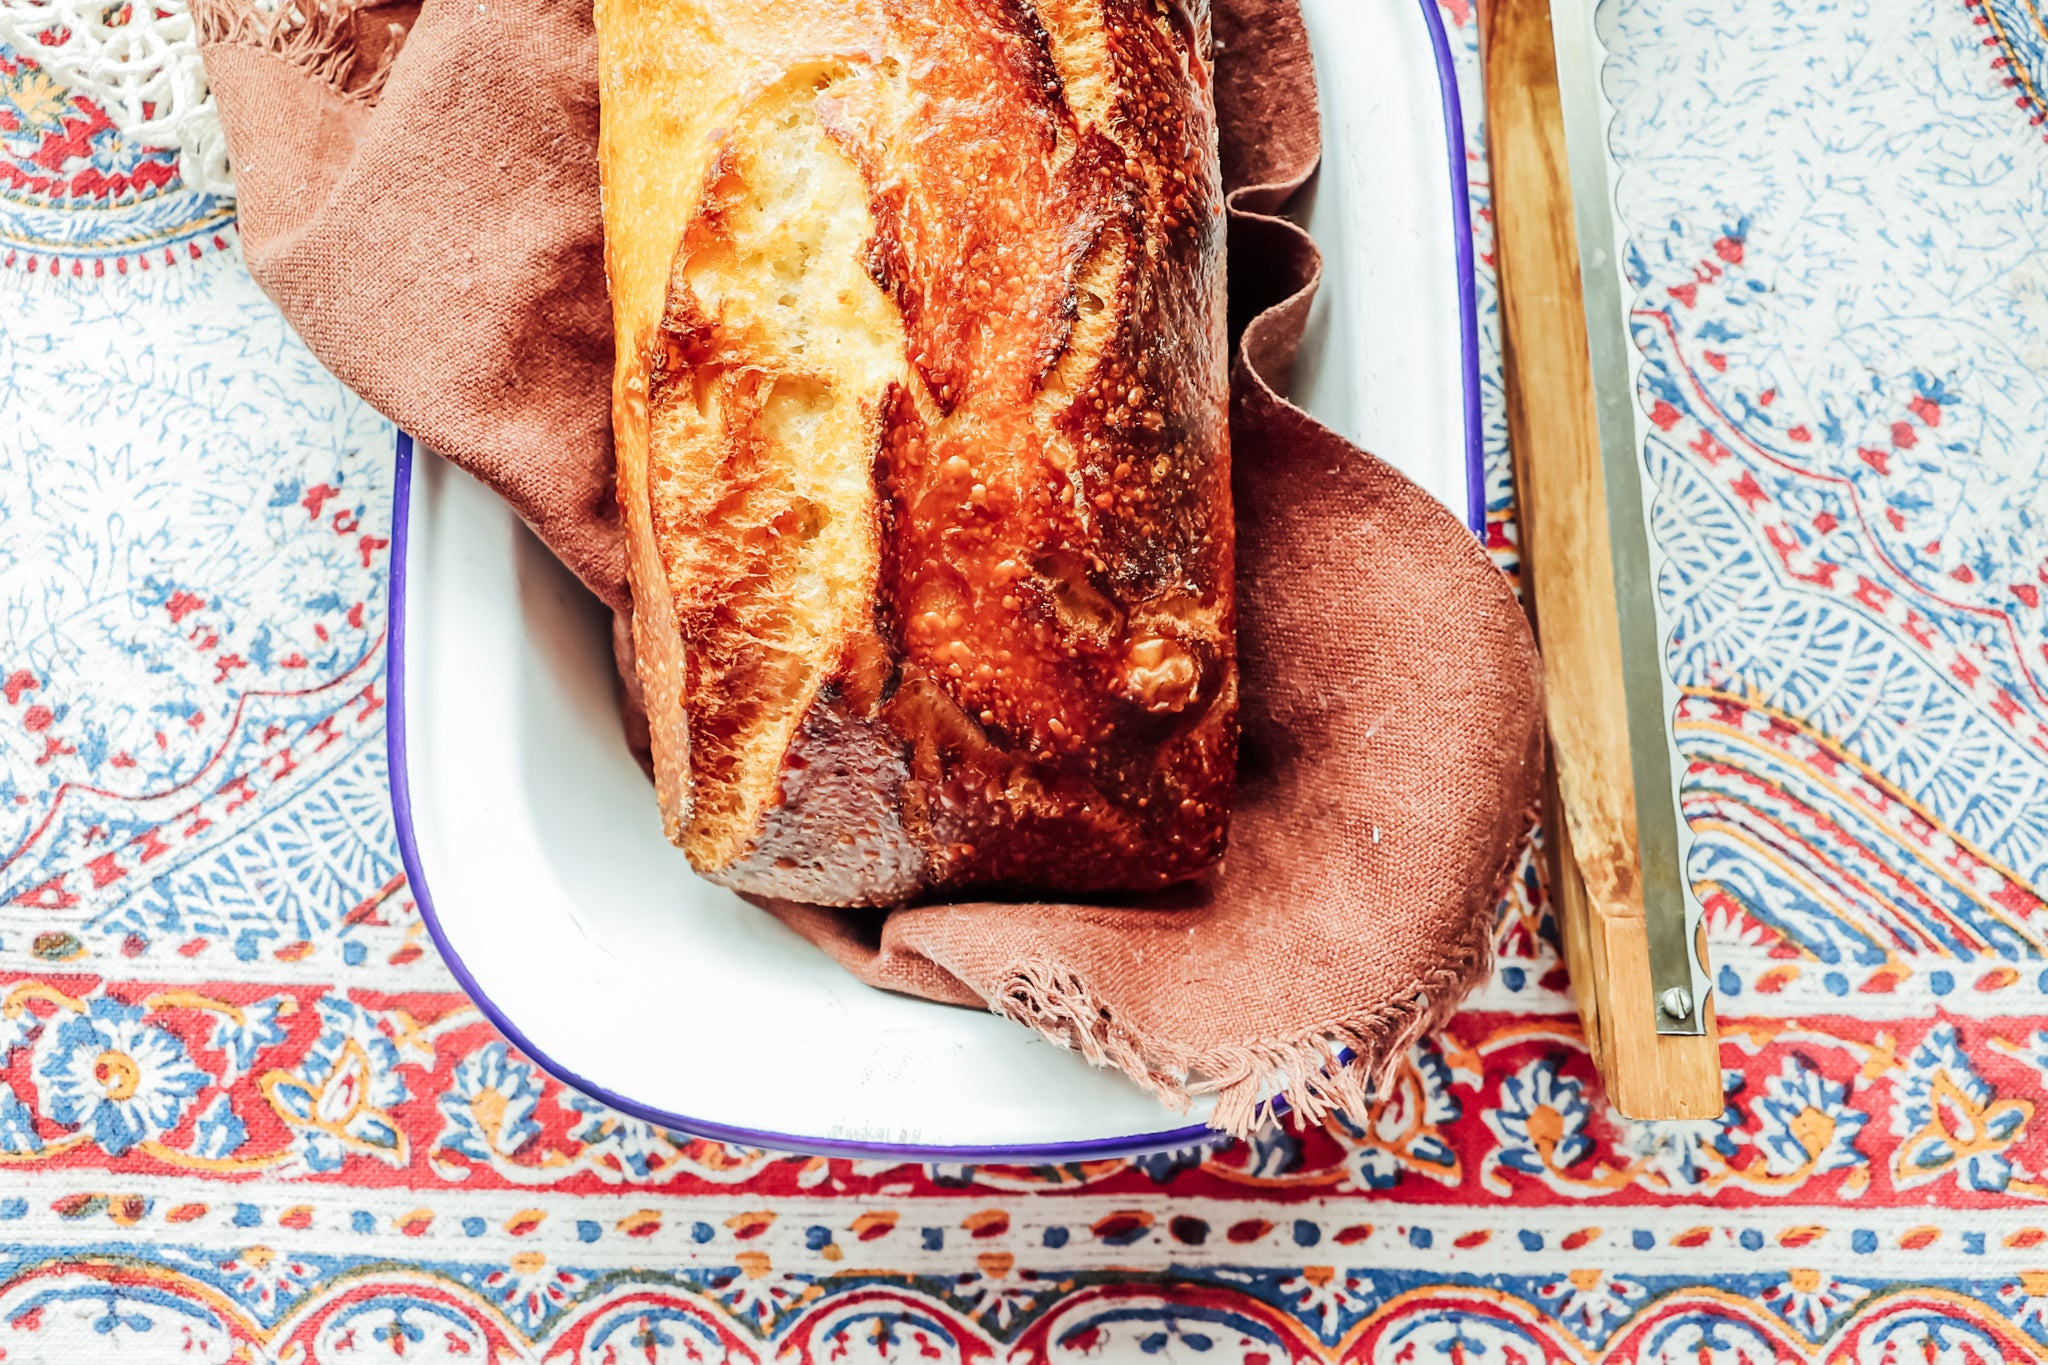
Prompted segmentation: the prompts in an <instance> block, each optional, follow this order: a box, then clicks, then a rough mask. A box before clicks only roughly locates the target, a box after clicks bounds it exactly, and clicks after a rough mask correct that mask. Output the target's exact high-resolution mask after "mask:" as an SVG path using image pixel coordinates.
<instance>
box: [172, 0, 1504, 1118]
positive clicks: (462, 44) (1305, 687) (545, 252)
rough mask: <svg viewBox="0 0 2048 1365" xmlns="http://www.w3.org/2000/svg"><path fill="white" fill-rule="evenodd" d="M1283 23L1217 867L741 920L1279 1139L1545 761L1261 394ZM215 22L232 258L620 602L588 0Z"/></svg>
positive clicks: (1304, 293)
mask: <svg viewBox="0 0 2048 1365" xmlns="http://www.w3.org/2000/svg"><path fill="white" fill-rule="evenodd" d="M1296 3H1297V0H1216V13H1215V31H1216V35H1217V39H1218V44H1217V48H1218V54H1217V71H1216V95H1217V106H1218V110H1219V120H1220V123H1221V126H1222V136H1223V169H1224V177H1225V183H1226V186H1227V187H1228V188H1229V189H1230V192H1231V193H1230V203H1231V225H1230V289H1231V315H1232V319H1233V324H1234V326H1241V327H1242V337H1241V341H1240V343H1239V348H1238V353H1237V360H1236V365H1235V368H1234V375H1233V392H1232V404H1231V433H1232V442H1233V447H1234V450H1233V459H1234V462H1235V466H1236V478H1235V492H1236V497H1237V517H1238V572H1239V593H1238V614H1239V622H1240V624H1239V629H1240V632H1241V633H1240V638H1239V657H1240V660H1241V665H1242V669H1243V677H1242V692H1241V696H1242V702H1241V705H1242V718H1243V725H1244V750H1243V760H1242V764H1241V772H1240V788H1239V795H1238V800H1237V807H1236V814H1235V817H1234V820H1235V824H1234V829H1233V832H1232V836H1231V848H1230V853H1229V856H1228V857H1227V858H1226V860H1225V862H1224V864H1223V867H1222V868H1221V870H1220V871H1219V872H1218V873H1217V874H1216V875H1214V876H1213V877H1212V878H1211V879H1210V880H1209V881H1208V882H1207V883H1205V884H1202V885H1200V886H1195V887H1187V888H1181V889H1179V890H1176V891H1174V892H1171V893H1167V894H1165V895H1161V896H1157V897H1152V898H1147V899H1144V900H1139V901H1123V902H1119V903H1113V904H1111V903H1105V904H1100V905H1067V904H1060V905H1047V904H1009V903H1005V904H956V905H929V906H920V907H916V908H912V909H904V910H897V911H893V912H887V913H884V912H879V911H860V910H832V909H823V908H820V907H816V906H805V905H796V904H791V903H787V902H774V903H769V904H767V905H766V908H767V909H769V910H771V911H772V912H773V913H775V914H776V915H778V916H780V917H781V918H782V919H783V920H784V921H785V922H786V923H788V924H789V925H791V926H792V927H793V928H795V929H796V930H797V931H798V932H800V933H802V934H804V935H805V936H806V937H808V938H810V939H811V940H813V941H814V942H816V943H817V944H819V946H821V947H822V948H824V949H825V951H827V952H828V953H830V954H832V956H833V957H835V958H837V959H838V960H839V961H840V962H842V963H844V964H845V965H846V966H847V968H848V969H849V970H851V971H852V972H854V973H855V974H856V975H857V976H859V977H860V978H861V979H863V980H865V981H868V982H871V983H872V984H874V985H877V986H882V987H886V988H888V989H892V990H899V991H907V992H910V993H912V994H916V995H922V996H927V997H930V998H932V999H935V1000H943V1001H948V1002H952V1003H956V1004H971V1005H983V1006H986V1007H988V1008H992V1009H995V1010H998V1011H1000V1012H1002V1013H1004V1014H1006V1015H1009V1016H1010V1017H1012V1018H1014V1019H1016V1020H1018V1021H1019V1022H1021V1023H1025V1024H1029V1025H1031V1026H1032V1027H1035V1028H1037V1029H1040V1030H1041V1031H1043V1032H1044V1033H1045V1034H1046V1035H1047V1036H1049V1037H1051V1038H1052V1039H1054V1040H1055V1041H1057V1042H1060V1043H1062V1044H1063V1045H1066V1046H1071V1047H1075V1048H1078V1049H1080V1050H1081V1051H1082V1052H1083V1053H1084V1054H1085V1055H1086V1056H1087V1057H1088V1059H1089V1060H1090V1061H1092V1062H1095V1063H1097V1064H1098V1065H1113V1066H1116V1067H1118V1068H1120V1069H1122V1070H1123V1071H1125V1072H1126V1073H1128V1074H1129V1075H1130V1076H1131V1077H1132V1078H1133V1079H1135V1080H1137V1081H1138V1082H1139V1083H1140V1084H1141V1085H1144V1086H1146V1087H1147V1088H1149V1089H1152V1090H1154V1091H1156V1092H1158V1093H1160V1094H1161V1095H1163V1096H1164V1097H1166V1098H1168V1099H1170V1100H1176V1101H1178V1100H1182V1099H1184V1098H1185V1097H1186V1096H1188V1095H1191V1094H1201V1093H1207V1092H1214V1093H1215V1094H1216V1095H1217V1097H1218V1105H1217V1109H1216V1114H1215V1118H1214V1119H1213V1122H1214V1123H1215V1124H1216V1126H1218V1127H1219V1128H1223V1129H1226V1130H1229V1131H1231V1132H1237V1133H1242V1132H1246V1131H1248V1130H1249V1129H1251V1128H1252V1127H1254V1126H1255V1125H1256V1123H1257V1122H1258V1121H1259V1120H1260V1118H1261V1117H1262V1105H1261V1098H1262V1095H1263V1094H1264V1093H1265V1092H1266V1091H1267V1090H1269V1089H1270V1088H1271V1087H1272V1085H1273V1082H1274V1081H1275V1080H1276V1079H1278V1080H1279V1081H1280V1082H1281V1083H1282V1085H1281V1089H1282V1092H1283V1093H1284V1094H1285V1096H1286V1097H1287V1099H1288V1100H1289V1101H1290V1102H1291V1104H1292V1105H1293V1106H1294V1108H1295V1110H1296V1111H1297V1112H1298V1113H1299V1114H1301V1115H1302V1116H1303V1118H1304V1119H1306V1120H1308V1121H1314V1120H1315V1119H1316V1118H1317V1117H1319V1116H1320V1115H1321V1114H1322V1113H1323V1112H1325V1111H1326V1110H1327V1109H1329V1108H1331V1107H1338V1108H1344V1109H1350V1110H1360V1109H1362V1108H1363V1106H1364V1104H1365V1101H1366V1098H1367V1096H1368V1093H1369V1092H1370V1090H1371V1089H1372V1088H1374V1087H1375V1086H1377V1085H1378V1083H1379V1082H1380V1080H1381V1078H1382V1077H1383V1076H1384V1075H1385V1074H1386V1072H1387V1071H1388V1069H1389V1068H1390V1067H1391V1066H1392V1065H1393V1063H1394V1062H1395V1061H1397V1060H1398V1058H1399V1057H1400V1055H1401V1054H1402V1052H1404V1051H1405V1050H1406V1048H1407V1046H1408V1044H1409V1043H1410V1042H1411V1041H1412V1040H1413V1038H1414V1037H1415V1036H1416V1035H1417V1034H1418V1033H1420V1032H1422V1031H1423V1030H1425V1029H1427V1028H1429V1027H1431V1026H1432V1025H1433V1024H1435V1023H1436V1022H1438V1021H1439V1020H1441V1019H1442V1018H1443V1017H1444V1016H1445V1015H1446V1014H1447V1013H1448V1012H1449V1011H1450V1010H1451V1008H1453V1007H1454V1006H1455V1005H1456V1003H1457V1002H1458V1000H1459V999H1460V998H1461V997H1462V996H1463V995H1464V993H1465V992H1466V991H1467V990H1468V989H1469V988H1470V986H1471V985H1472V984H1473V983H1474V982H1475V981H1476V980H1477V978H1478V977H1479V976H1480V975H1481V974H1482V973H1483V972H1484V971H1485V970H1486V969H1487V966H1488V963H1489V961H1490V956H1491V955H1490V951H1489V946H1490V942H1491V938H1490V931H1491V928H1492V911H1493V910H1494V907H1495V905H1496V903H1497V901H1498V898H1499V895H1500V893H1501V889H1502V886H1503V883H1504V881H1505V879H1506V877H1507V876H1508V874H1509V872H1510V871H1511V869H1512V868H1513V866H1514V864H1515V861H1516V858H1517V855H1518V853H1519V851H1520V846H1521V842H1522V838H1523V836H1524V833H1525V832H1526V831H1527V829H1528V828H1529V826H1530V824H1531V822H1532V817H1533V807H1534V801H1535V798H1536V794H1537V790H1538V782H1539V777H1540V769H1541V763H1542V729H1541V722H1540V716H1541V691H1542V684H1541V677H1540V668H1539V665H1538V662H1537V659H1536V653H1535V648H1534V644H1533V642H1532V640H1531V637H1530V632H1529V627H1528V623H1527V621H1526V619H1525V618H1524V617H1523V615H1522V611H1521V608H1520V607H1519V606H1518V604H1517V603H1516V601H1515V599H1514V596H1513V594H1512V593H1511V592H1510V591H1509V589H1508V586H1507V584H1506V582H1505V580H1503V579H1502V578H1501V576H1500V574H1499V573H1498V572H1497V571H1495V569H1494V568H1493V566H1492V565H1491V563H1490V562H1489V561H1488V560H1487V558H1486V556H1485V555H1484V554H1483V553H1482V552H1481V550H1480V547H1479V545H1478V543H1477V542H1476V541H1475V540H1474V539H1473V537H1472V535H1471V533H1470V532H1469V531H1468V530H1467V529H1466V528H1465V527H1464V526H1462V525H1461V524H1460V523H1459V522H1458V520H1457V519H1456V518H1455V517H1453V516H1451V515H1450V514H1449V513H1447V512H1446V511H1444V509H1443V508H1442V507H1441V506H1439V505H1438V504H1437V503H1436V502H1435V501H1434V500H1433V499H1432V498H1430V497H1429V496H1428V495H1427V494H1426V493H1424V492H1422V491H1421V490H1420V489H1418V488H1416V487H1415V485H1413V484H1411V483H1410V482H1408V480H1406V479H1405V478H1403V477H1402V476H1401V475H1400V474H1399V473H1397V472H1396V471H1395V470H1393V469H1392V468H1391V467H1389V466H1388V465H1386V464H1384V463H1382V462H1381V461H1379V460H1377V459H1375V458H1374V457H1373V456H1371V455H1368V454H1366V453H1365V452H1363V451H1361V450H1358V449H1357V448H1356V447H1354V446H1352V445H1350V444H1348V443H1347V442H1345V441H1344V440H1342V439H1341V438H1340V437H1338V436H1337V435H1335V434H1334V433H1332V432H1330V431H1329V430H1327V429H1326V428H1324V427H1322V426H1320V425H1318V424H1317V423H1316V422H1315V421H1313V420H1312V419H1311V418H1309V417H1308V415H1307V414H1306V413H1304V412H1302V411H1301V410H1300V409H1298V408H1295V407H1293V406H1291V405H1290V404H1288V403H1287V402H1286V401H1285V400H1283V399H1282V398H1280V397H1279V396H1278V395H1277V393H1276V391H1275V390H1276V388H1284V387H1285V382H1286V375H1287V372H1288V370H1289V368H1290V366H1291V364H1292V362H1293V358H1294V351H1295V347H1296V345H1297V343H1298V342H1299V340H1300V337H1301V332H1302V328H1303V325H1304V324H1305V322H1306V320H1307V315H1308V305H1309V300H1310V298H1311V296H1312V295H1313V292H1314V289H1315V284H1316V280H1317V277H1318V275H1319V273H1320V269H1321V262H1320V258H1319V257H1318V256H1317V254H1316V250H1315V247H1314V245H1313V244H1312V243H1311V242H1310V241H1309V239H1308V237H1307V236H1306V235H1305V234H1304V233H1303V232H1302V231H1301V230H1300V229H1299V228H1296V227H1294V226H1293V225H1292V224H1290V223H1288V222H1286V221H1285V220H1283V219H1280V218H1277V217H1273V216H1270V215H1271V214H1273V213H1274V212H1276V211H1277V210H1278V209H1279V207H1280V206H1281V205H1282V204H1284V203H1285V202H1286V201H1287V199H1288V198H1289V197H1290V196H1292V194H1293V193H1294V191H1295V190H1296V189H1298V188H1299V187H1300V185H1301V184H1302V183H1303V181H1304V180H1306V179H1307V177H1308V175H1309V174H1310V172H1311V171H1312V170H1313V169H1314V167H1315V164H1316V161H1317V157H1318V155H1319V149H1320V131H1319V128H1318V125H1317V121H1316V104H1315V86H1314V76H1313V71H1312V68H1311V66H1310V60H1309V53H1308V43H1307V38H1306V35H1305V33H1304V31H1303V29H1302V25H1301V19H1300V15H1299V13H1298V11H1297V9H1296ZM245 4H246V0H201V3H200V4H199V6H198V13H199V19H200V28H201V34H202V48H203V51H204V53H205V57H206V65H207V72H208V75H209V77H210V78H211V80H212V83H213V87H214V90H215V92H216V96H217V99H218V101H219V105H220V109H221V117H222V122H223V124H224V125H225V127H226V130H227V135H228V144H229V147H230V149H231V152H232V156H233V161H234V166H235V173H236V179H237V183H238V186H239V190H240V195H241V212H242V225H241V227H242V242H243V250H244V254H245V256H246V258H247V260H248V262H249V268H250V270H251V271H252V272H253V273H254V275H255V277H256V279H257V280H258V282H259V283H261V284H262V286H263V287H264V289H265V290H267V291H268V292H269V293H270V295H271V297H272V298H274V299H275V300H276V301H277V303H278V305H279V307H280V308H282V309H283V310H284V312H285V314H286V316H287V317H289V318H290V319H291V320H292V322H293V324H294V325H295V326H297V328H298V329H299V331H300V333H301V335H303V336H304V337H305V339H306V341H307V343H308V345H310V346H311V347H312V348H313V350H314V352H315V354H317V355H318V356H319V357H320V358H321V359H322V360H323V361H324V362H326V364H327V365H328V367H329V368H330V369H332V370H333V371H334V372H335V373H336V374H337V375H338V376H340V377H341V378H342V379H343V380H345V381H346V382H348V383H349V384H350V385H351V386H353V387H354V388H356V389H357V390H358V391H359V392H360V393H362V394H363V396H364V397H365V398H367V399H368V400H369V401H370V402H371V403H373V404H374V405H376V406H377V407H378V408H379V409H381V410H382V411H384V412H385V413H386V414H388V415H389V416H390V417H391V418H392V419H393V420H394V421H396V422H398V423H399V424H400V425H401V426H403V427H404V428H406V429H407V430H408V431H410V432H412V433H413V434H414V435H415V436H417V437H419V438H420V439H421V440H422V441H424V442H425V443H426V444H427V445H429V446H432V447H433V448H434V449H436V450H439V451H440V452H442V453H443V454H444V455H446V456H447V457H448V458H449V459H451V460H453V461H454V462H455V463H457V464H459V465H462V466H463V467H464V468H466V469H468V470H470V471H471V472H472V473H474V474H476V475H477V476H478V477H479V478H481V479H483V480H484V481H485V482H486V483H488V484H490V485H491V486H492V487H494V488H496V489H497V490H498V491H499V492H500V493H501V494H503V495H504V497H505V498H506V499H507V501H509V502H510V503H511V504H512V506H513V507H515V508H516V509H518V511H519V512H520V514H521V515H522V516H524V517H525V518H526V519H527V521H528V522H529V523H530V524H531V525H532V526H533V527H534V529H535V530H536V531H537V532H538V533H539V534H540V535H541V537H542V539H544V540H545V541H546V542H547V543H548V544H549V546H550V547H552V548H553V549H554V550H555V552H556V553H557V554H559V555H560V556H561V557H562V558H563V560H564V561H565V562H566V563H568V565H569V566H570V567H571V568H572V569H574V570H575V571H576V572H577V573H578V574H579V575H581V577H582V578H583V580H584V582H586V583H587V584H589V585H590V587H591V589H592V591H594V592H596V593H597V594H598V595H599V596H600V597H602V598H603V599H604V600H605V601H607V602H608V603H610V604H611V605H612V606H613V607H614V608H620V607H624V606H626V605H627V602H628V598H627V591H626V587H625V581H624V573H623V555H622V549H621V543H620V542H621V537H620V533H619V518H618V511H617V507H616V500H615V497H614V494H613V491H612V472H611V471H612V461H611V450H610V441H609V414H608V404H609V392H610V369H611V347H610V328H609V312H608V304H607V303H606V300H605V296H604V280H603V271H602V261H601V254H600V248H601V242H600V232H599V226H598V214H597V169H596V160H595V157H596V153H595V134H596V115H597V102H596V88H595V70H596V62H595V51H594V43H593V40H592V35H591V27H590V10H589V5H588V0H490V3H488V4H477V3H475V2H474V0H426V3H425V5H424V6H423V7H421V8H419V9H418V11H417V17H416V18H414V17H413V11H412V10H411V9H410V8H409V7H402V6H393V7H389V8H375V7H367V6H366V7H363V8H359V9H354V10H345V11H344V10H333V9H322V10H317V11H314V12H313V13H312V15H311V18H310V20H307V21H295V20H287V21H284V22H283V23H280V22H279V21H274V20H264V19H258V18H255V17H252V11H249V10H247V9H245V8H241V6H243V5H245ZM288 12H289V13H293V14H297V13H300V12H301V11H288ZM394 54H395V55H394ZM648 799H649V800H652V799H653V795H652V793H650V794H649V797H648ZM678 860H679V861H678V864H677V875H678V876H683V875H685V871H684V866H683V864H682V863H681V861H680V855H678ZM1333 1045H1336V1046H1341V1047H1343V1048H1348V1049H1349V1050H1350V1054H1351V1055H1350V1058H1349V1060H1348V1061H1347V1062H1345V1063H1343V1064H1341V1065H1339V1064H1337V1063H1336V1062H1335V1061H1334V1060H1333V1057H1332V1053H1331V1048H1332V1046H1333Z"/></svg>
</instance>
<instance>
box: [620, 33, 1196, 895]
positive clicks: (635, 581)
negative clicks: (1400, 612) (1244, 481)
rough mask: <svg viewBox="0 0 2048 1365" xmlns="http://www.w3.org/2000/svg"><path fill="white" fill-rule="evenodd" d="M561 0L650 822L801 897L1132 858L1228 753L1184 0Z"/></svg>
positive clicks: (732, 872) (1099, 871)
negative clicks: (653, 815) (591, 246)
mask: <svg viewBox="0 0 2048 1365" xmlns="http://www.w3.org/2000/svg"><path fill="white" fill-rule="evenodd" d="M1189 3H1190V4H1192V6H1193V8H1192V12H1191V10H1190V8H1189V7H1188V5H1187V4H1184V3H1183V0H1036V3H1034V0H597V5H596V13H597V29H598V43H599V54H600V55H599V62H600V86H599V89H600V97H601V101H602V113H603V133H602V140H601V144H600V145H601V161H602V173H603V181H604V226H605V251H606V266H607V270H608V274H609V280H610V285H611V290H612V296H613V304H614V308H615V310H616V316H617V330H618V372H617V378H616V383H615V388H614V395H613V396H614V407H615V415H614V420H615V425H616V431H617V437H618V461H619V487H618V492H619V498H620V502H621V505H622V508H623V511H624V514H625V519H626V522H627V525H628V528H629V531H630V535H631V542H632V543H631V558H630V566H631V578H632V585H633V600H634V618H633V643H634V649H635V653H636V656H637V666H638V669H639V674H640V679H641V683H642V690H643V692H644V695H645V699H646V706H647V710H648V718H649V722H650V727H651V730H652V736H653V745H654V762H655V773H656V785H657V788H658V797H659V800H660V802H661V807H662V811H663V815H664V818H665V822H666V826H667V830H668V834H669V837H670V838H671V839H673V840H674V841H675V842H677V843H678V844H680V845H681V846H682V847H683V848H684V849H685V850H686V851H687V852H688V854H689V857H690V860H691V862H692V864H693V865H694V866H695V867H696V868H697V869H698V871H700V872H701V873H703V874H704V875H706V876H708V877H710V878H712V879H713V880H716V881H719V882H721V883H724V884H726V885H728V886H732V887H734V888H736V889H739V890H742V891H746V892H751V893H755V894H760V895H769V896H780V897H787V898H791V899H796V900H802V901H808V902H811V903H815V904H829V905H893V904H899V903H902V902H904V901H906V900H911V899H915V898H918V897H922V896H929V895H932V894H936V893H939V892H946V893H948V894H954V893H958V892H960V891H961V890H963V889H965V888H968V887H980V888H989V889H992V890H993V891H994V892H997V893H1001V892H1003V891H1005V890H1024V889H1037V890H1044V891H1055V892H1057V891H1073V892H1079V891H1101V890H1111V889H1146V888H1153V887H1158V886H1162V885H1165V884H1167V883H1170V882H1173V881H1176V880H1180V879H1183V878H1186V877H1189V876H1191V875H1194V874H1195V873H1197V872H1199V871H1200V870H1201V869H1203V868H1204V867H1206V866H1207V865H1209V864H1210V863H1212V862H1213V861H1214V860H1215V859H1216V858H1217V857H1219V856H1220V854H1221V852H1222V849H1223V845H1224V839H1225V835H1226V831H1227V828H1228V820H1229V800H1230V789H1231V782H1232V774H1233V769H1234V766H1235V760H1236V741H1237V690H1236V689H1237V685H1236V664H1235V650H1234V641H1233V633H1232V627H1233V622H1232V604H1231V571H1232V527H1231V508H1230V457H1229V427H1228V396H1227V387H1228V377H1227V372H1226V365H1227V356H1226V350H1227V340H1226V318H1225V302H1224V282H1223V246H1224V242H1223V235H1224V217H1223V200H1222V192H1221V188H1220V184H1219V178H1218V170H1217V161H1216V130H1215V111H1214V104H1213V100H1212V98H1211V92H1210V65H1209V63H1210V53H1209V51H1208V43H1209V39H1208V15H1207V12H1206V4H1205V2H1204V0H1189Z"/></svg>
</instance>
